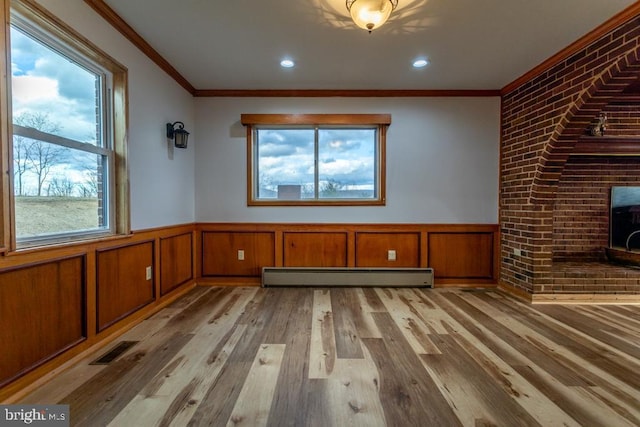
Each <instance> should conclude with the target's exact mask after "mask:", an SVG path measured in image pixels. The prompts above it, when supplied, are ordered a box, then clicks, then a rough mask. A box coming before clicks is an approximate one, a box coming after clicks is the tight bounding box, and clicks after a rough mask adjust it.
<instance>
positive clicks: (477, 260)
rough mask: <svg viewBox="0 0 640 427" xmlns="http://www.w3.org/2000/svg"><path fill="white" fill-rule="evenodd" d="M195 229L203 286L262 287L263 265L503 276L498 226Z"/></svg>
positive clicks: (460, 279)
mask: <svg viewBox="0 0 640 427" xmlns="http://www.w3.org/2000/svg"><path fill="white" fill-rule="evenodd" d="M196 230H197V233H198V238H197V241H198V243H197V244H196V247H197V248H198V250H199V251H201V253H200V254H198V255H197V259H199V260H201V262H202V265H201V267H199V270H200V271H201V275H200V276H199V277H198V282H199V283H202V284H204V283H210V284H229V285H238V284H253V285H258V284H259V283H260V277H261V270H262V267H347V268H350V267H361V268H368V267H390V268H394V267H395V268H425V267H432V268H434V270H435V277H436V280H435V284H436V285H451V286H454V285H455V286H475V285H488V286H493V285H497V281H498V272H499V264H498V263H497V260H498V259H499V257H498V253H499V252H498V251H499V242H500V239H499V238H498V233H499V229H498V225H495V224H297V223H294V224H283V223H277V224H274V223H201V224H197V226H196ZM240 258H244V259H240Z"/></svg>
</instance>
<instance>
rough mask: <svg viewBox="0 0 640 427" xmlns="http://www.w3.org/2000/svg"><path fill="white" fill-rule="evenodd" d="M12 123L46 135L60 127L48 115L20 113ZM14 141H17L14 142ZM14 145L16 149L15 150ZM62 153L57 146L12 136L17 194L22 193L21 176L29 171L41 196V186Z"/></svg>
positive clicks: (60, 148)
mask: <svg viewBox="0 0 640 427" xmlns="http://www.w3.org/2000/svg"><path fill="white" fill-rule="evenodd" d="M14 123H16V124H18V125H21V126H24V127H30V128H33V129H37V130H39V131H41V132H47V133H55V132H57V131H59V130H60V126H59V125H58V124H56V123H54V122H52V121H51V120H50V119H49V115H48V114H43V113H28V112H27V113H22V114H20V115H19V116H18V117H16V118H15V120H14ZM16 139H18V140H17V141H16ZM16 143H17V145H18V148H16ZM16 152H17V153H18V154H17V156H16ZM63 153H64V151H63V149H62V147H60V146H58V145H54V144H51V143H48V142H44V141H36V140H29V139H27V138H23V137H21V136H14V163H15V164H16V171H15V173H16V174H17V177H18V181H19V182H18V191H19V194H22V192H23V191H24V187H23V186H24V183H23V179H22V178H23V175H24V174H25V172H27V171H29V172H33V173H34V174H35V175H36V177H37V179H38V191H37V195H38V196H42V186H43V185H44V182H45V180H46V179H47V177H48V176H49V173H50V172H51V168H52V167H53V166H54V165H55V164H56V163H57V162H58V161H59V160H60V159H61V157H62V156H63Z"/></svg>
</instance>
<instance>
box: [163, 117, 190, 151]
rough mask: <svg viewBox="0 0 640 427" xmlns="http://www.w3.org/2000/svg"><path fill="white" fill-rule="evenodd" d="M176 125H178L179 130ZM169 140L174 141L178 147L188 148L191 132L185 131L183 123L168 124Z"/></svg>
mask: <svg viewBox="0 0 640 427" xmlns="http://www.w3.org/2000/svg"><path fill="white" fill-rule="evenodd" d="M176 125H178V128H177V129H176ZM167 138H169V139H173V140H174V145H175V146H176V147H178V148H187V139H188V138H189V132H187V131H186V130H184V123H182V122H174V123H167Z"/></svg>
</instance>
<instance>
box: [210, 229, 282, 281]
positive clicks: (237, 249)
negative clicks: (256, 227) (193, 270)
mask: <svg viewBox="0 0 640 427" xmlns="http://www.w3.org/2000/svg"><path fill="white" fill-rule="evenodd" d="M274 260H275V236H274V233H273V232H261V231H257V232H249V231H247V232H245V231H240V232H238V231H214V232H212V231H205V232H204V233H203V234H202V275H203V276H253V277H259V276H260V275H261V274H262V267H268V266H273V265H274Z"/></svg>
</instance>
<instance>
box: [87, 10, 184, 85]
mask: <svg viewBox="0 0 640 427" xmlns="http://www.w3.org/2000/svg"><path fill="white" fill-rule="evenodd" d="M84 2H85V3H86V4H88V5H89V6H90V7H91V8H92V9H93V10H95V11H96V12H97V13H98V14H99V15H100V16H102V18H104V20H105V21H107V22H108V23H109V24H111V26H112V27H113V28H115V29H116V30H118V31H119V32H120V34H122V35H123V36H124V37H125V38H126V39H127V40H129V41H130V42H131V43H133V45H134V46H136V47H137V48H138V49H140V50H141V51H142V53H144V54H145V55H147V56H148V57H149V59H151V60H152V61H153V62H155V64H156V65H157V66H158V67H160V68H161V69H162V70H164V72H165V73H167V74H168V75H169V76H171V78H173V79H174V80H175V81H176V82H177V83H178V84H179V85H180V86H182V87H183V88H185V89H186V90H187V92H189V93H190V94H192V95H193V94H194V93H195V91H196V88H195V87H193V85H192V84H191V83H189V81H188V80H187V79H185V78H184V76H182V74H180V73H179V72H178V70H176V69H175V68H174V67H173V65H171V64H170V63H169V61H167V60H166V59H164V57H163V56H162V55H160V54H159V53H158V51H156V50H155V49H154V48H153V47H152V46H151V45H150V44H149V43H147V41H146V40H145V39H143V38H142V36H141V35H140V34H138V33H137V32H136V31H135V30H134V29H133V28H132V27H131V26H130V25H129V24H127V23H126V22H125V20H124V19H122V18H121V17H120V15H118V14H117V13H116V12H115V11H114V10H113V9H112V8H111V7H109V5H108V4H106V3H105V2H104V1H103V0H84Z"/></svg>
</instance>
